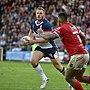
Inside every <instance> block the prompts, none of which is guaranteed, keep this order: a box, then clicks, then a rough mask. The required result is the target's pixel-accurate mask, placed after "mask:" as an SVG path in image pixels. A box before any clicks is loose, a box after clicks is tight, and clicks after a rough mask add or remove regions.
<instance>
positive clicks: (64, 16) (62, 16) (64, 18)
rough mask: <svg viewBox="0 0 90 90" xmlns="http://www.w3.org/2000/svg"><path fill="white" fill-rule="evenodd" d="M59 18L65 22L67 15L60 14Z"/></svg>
mask: <svg viewBox="0 0 90 90" xmlns="http://www.w3.org/2000/svg"><path fill="white" fill-rule="evenodd" d="M59 17H61V18H62V19H63V20H64V21H67V14H66V13H60V14H59Z"/></svg>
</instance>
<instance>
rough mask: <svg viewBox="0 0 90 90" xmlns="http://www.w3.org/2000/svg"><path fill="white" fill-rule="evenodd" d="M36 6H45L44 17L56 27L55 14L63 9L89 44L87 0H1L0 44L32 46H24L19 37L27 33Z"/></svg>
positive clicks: (6, 46)
mask: <svg viewBox="0 0 90 90" xmlns="http://www.w3.org/2000/svg"><path fill="white" fill-rule="evenodd" d="M38 6H42V7H44V8H45V10H46V18H47V19H48V20H49V21H50V22H51V24H52V25H53V28H54V29H55V28H56V27H57V17H58V14H59V13H61V12H66V13H67V14H68V21H70V22H72V23H73V24H75V25H76V26H77V27H78V28H80V29H81V30H82V31H83V32H84V33H85V35H86V38H87V41H88V42H89V43H87V44H90V1H89V0H0V21H1V22H0V46H2V47H4V48H5V50H11V49H12V47H13V48H15V47H16V48H19V50H28V49H27V48H26V47H28V48H29V50H31V47H29V46H23V44H22V42H21V41H20V38H21V37H22V36H24V35H27V34H28V31H29V29H30V22H31V21H32V20H33V19H35V10H36V8H37V7H38ZM20 48H21V49H20ZM59 49H60V48H59Z"/></svg>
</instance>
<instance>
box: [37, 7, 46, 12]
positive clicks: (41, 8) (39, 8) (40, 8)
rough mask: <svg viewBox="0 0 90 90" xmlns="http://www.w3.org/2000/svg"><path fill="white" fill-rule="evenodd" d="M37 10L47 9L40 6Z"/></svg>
mask: <svg viewBox="0 0 90 90" xmlns="http://www.w3.org/2000/svg"><path fill="white" fill-rule="evenodd" d="M36 10H43V11H44V12H45V9H44V8H43V7H38V8H37V9H36Z"/></svg>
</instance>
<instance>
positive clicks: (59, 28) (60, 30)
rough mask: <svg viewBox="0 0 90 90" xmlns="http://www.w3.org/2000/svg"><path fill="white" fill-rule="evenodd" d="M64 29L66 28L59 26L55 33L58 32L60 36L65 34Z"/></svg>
mask: <svg viewBox="0 0 90 90" xmlns="http://www.w3.org/2000/svg"><path fill="white" fill-rule="evenodd" d="M64 30H65V29H63V27H58V28H57V29H56V30H55V33H56V34H57V35H58V36H60V37H62V36H63V34H64Z"/></svg>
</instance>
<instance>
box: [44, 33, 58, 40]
mask: <svg viewBox="0 0 90 90" xmlns="http://www.w3.org/2000/svg"><path fill="white" fill-rule="evenodd" d="M42 37H43V38H44V39H45V40H48V41H51V40H54V39H56V38H59V36H58V35H57V34H56V33H54V32H50V33H46V34H44V35H42Z"/></svg>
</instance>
